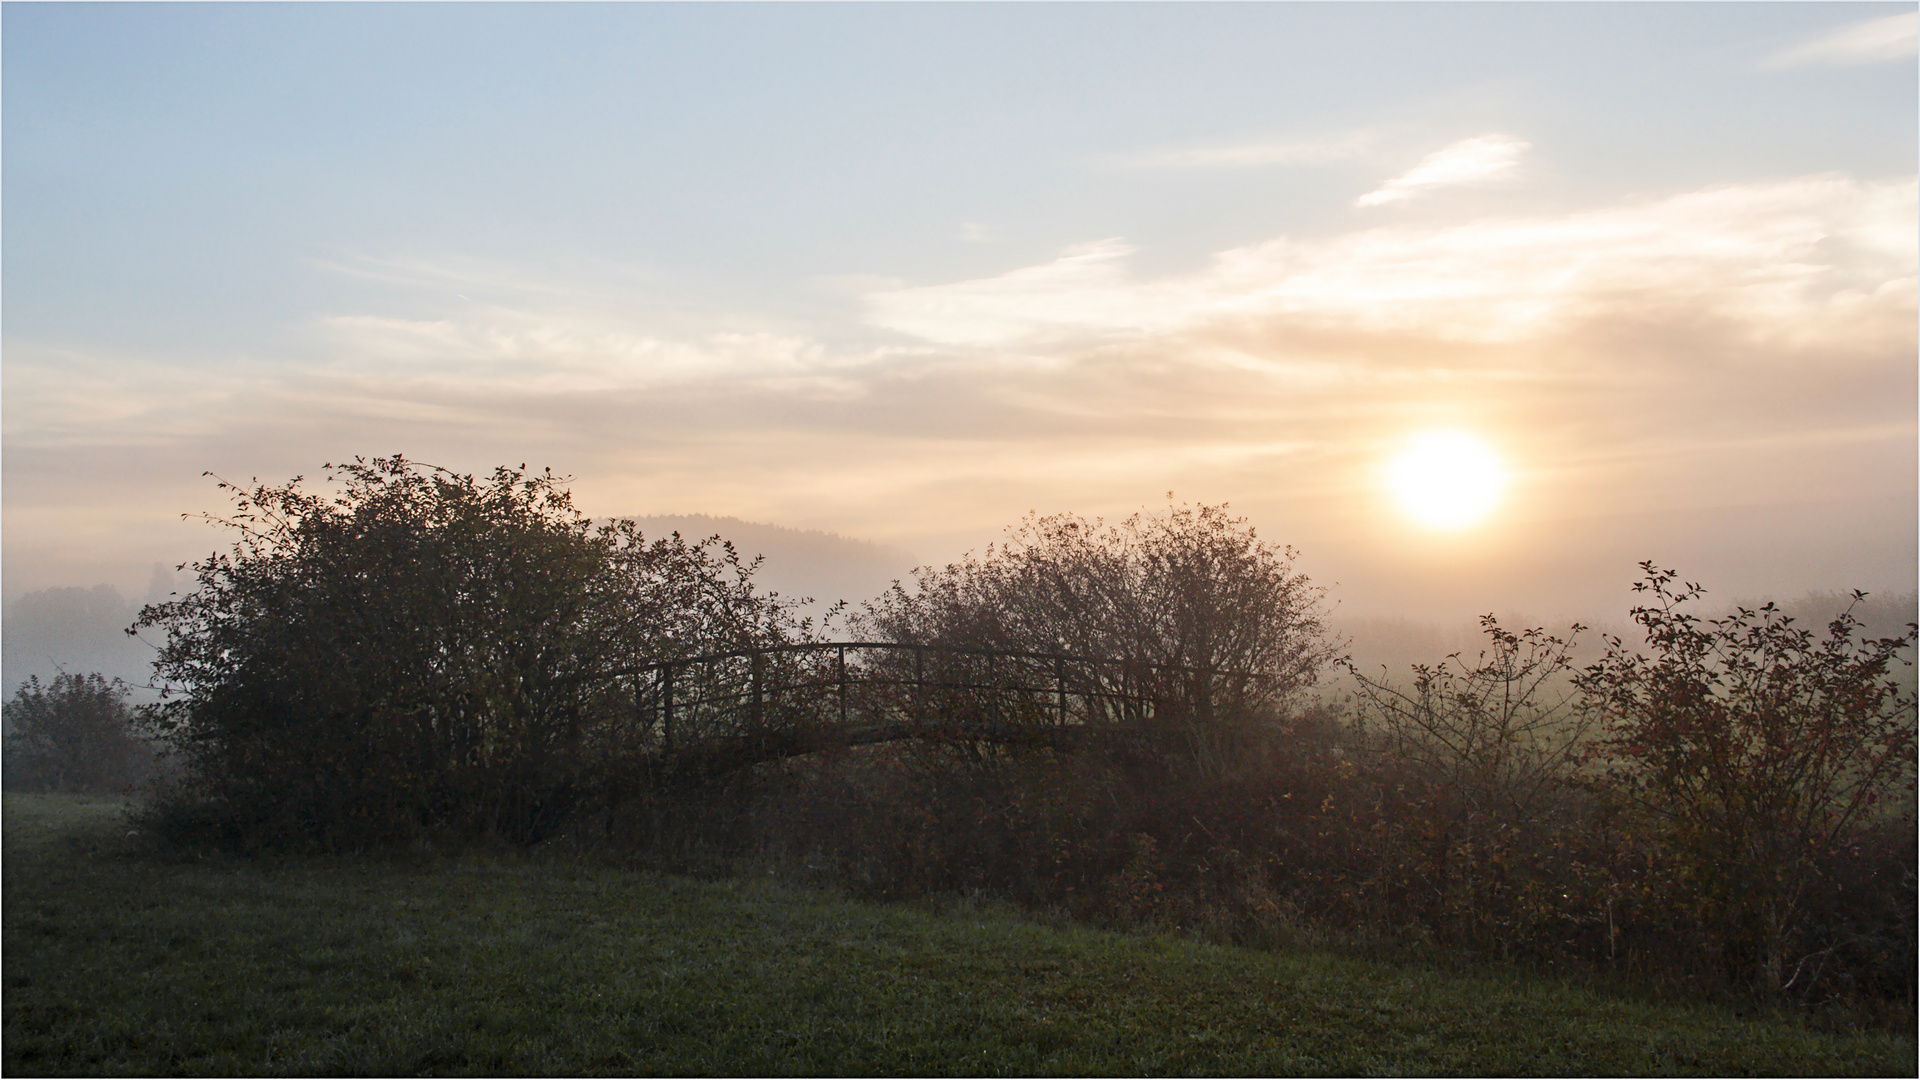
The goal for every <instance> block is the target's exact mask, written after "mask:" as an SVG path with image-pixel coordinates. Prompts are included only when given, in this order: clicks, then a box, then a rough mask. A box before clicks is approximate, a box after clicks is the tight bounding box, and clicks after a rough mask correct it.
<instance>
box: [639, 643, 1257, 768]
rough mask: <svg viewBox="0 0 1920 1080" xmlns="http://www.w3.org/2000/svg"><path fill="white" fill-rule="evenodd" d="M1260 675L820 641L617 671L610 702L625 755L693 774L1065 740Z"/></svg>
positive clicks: (1140, 719)
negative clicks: (888, 749)
mask: <svg viewBox="0 0 1920 1080" xmlns="http://www.w3.org/2000/svg"><path fill="white" fill-rule="evenodd" d="M1250 680H1254V681H1257V677H1255V676H1247V675H1244V674H1239V673H1218V672H1203V671H1199V670H1196V669H1191V668H1185V667H1180V666H1177V665H1171V664H1159V663H1153V662H1148V661H1139V660H1115V659H1109V658H1100V657H1087V656H1075V655H1071V654H1068V653H1065V652H1022V651H1013V650H998V649H977V648H964V647H956V646H940V645H912V644H902V643H900V642H886V641H838V642H809V643H804V644H794V645H776V646H768V647H764V648H750V649H739V650H733V651H729V652H716V653H708V654H705V655H701V656H692V657H684V658H677V659H672V660H660V661H656V662H653V663H649V664H643V665H637V666H634V667H631V668H628V669H625V670H622V671H619V672H615V673H612V675H611V677H610V681H609V682H608V683H607V684H606V686H607V691H608V692H610V693H613V694H616V695H618V697H620V698H622V699H624V701H625V702H626V703H628V704H627V705H626V706H625V707H624V708H617V709H608V710H606V713H607V714H614V715H627V716H630V717H631V718H632V719H631V721H630V723H629V725H628V726H627V727H626V728H625V729H624V730H622V731H620V732H618V733H617V738H616V742H617V744H618V746H619V748H620V749H621V750H623V751H624V752H625V754H626V755H633V754H637V755H639V756H640V757H642V758H643V759H645V760H648V761H649V762H651V763H652V764H653V767H654V768H656V769H659V768H664V769H665V770H666V771H668V772H670V773H671V774H673V775H676V776H680V777H684V778H689V779H692V778H697V777H705V776H716V775H721V774H723V773H726V772H731V771H734V770H736V769H739V768H743V767H745V766H748V765H752V764H755V763H757V762H761V761H770V760H774V759H778V758H784V757H793V756H797V755H800V754H807V753H814V752H817V751H820V750H825V749H831V748H834V747H845V746H857V745H863V744H872V743H879V742H890V741H897V740H902V739H927V740H933V741H940V742H946V743H950V744H956V745H965V746H973V747H979V746H982V745H986V744H1001V745H1005V744H1021V745H1046V746H1054V747H1062V748H1065V747H1070V746H1072V745H1074V744H1076V743H1078V742H1079V741H1080V740H1081V739H1082V738H1084V737H1085V736H1086V735H1087V734H1089V733H1091V732H1094V731H1100V730H1115V729H1124V728H1128V727H1135V728H1137V727H1138V726H1140V725H1142V724H1145V723H1148V722H1151V721H1152V720H1153V718H1154V717H1155V715H1156V713H1159V712H1161V711H1163V710H1165V709H1166V708H1167V707H1168V706H1169V703H1170V702H1178V703H1179V705H1178V707H1180V708H1182V709H1183V710H1184V709H1190V708H1192V707H1194V705H1195V703H1196V702H1198V703H1200V704H1201V705H1202V707H1204V706H1205V705H1206V704H1207V703H1209V702H1211V701H1214V700H1219V699H1220V698H1219V695H1220V694H1222V693H1223V692H1228V693H1230V692H1231V690H1232V689H1233V687H1235V686H1241V687H1244V686H1246V685H1247V684H1248V683H1249V681H1250ZM607 704H608V705H612V704H613V702H608V703H607ZM629 760H631V757H629Z"/></svg>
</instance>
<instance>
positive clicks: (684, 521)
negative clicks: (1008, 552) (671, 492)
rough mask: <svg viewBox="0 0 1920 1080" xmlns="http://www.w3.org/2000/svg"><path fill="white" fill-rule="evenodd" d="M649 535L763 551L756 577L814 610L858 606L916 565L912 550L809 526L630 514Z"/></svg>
mask: <svg viewBox="0 0 1920 1080" xmlns="http://www.w3.org/2000/svg"><path fill="white" fill-rule="evenodd" d="M631 520H632V521H634V522H636V523H638V524H639V526H640V531H641V532H642V533H644V534H645V535H647V536H665V535H667V534H669V533H675V532H677V533H679V534H680V535H681V536H684V537H686V538H687V539H688V540H701V539H705V538H706V537H709V536H716V535H717V536H720V537H723V538H725V539H727V540H730V541H732V542H733V546H734V548H735V549H737V550H738V551H739V552H740V555H741V557H742V558H743V559H751V558H752V557H753V556H755V555H764V556H766V562H764V563H762V564H761V567H760V572H759V573H758V574H755V575H754V581H755V582H757V583H758V584H759V585H760V586H761V587H763V588H766V589H771V590H773V591H775V592H778V593H779V594H780V595H782V596H787V597H801V596H810V597H812V598H813V599H814V601H815V604H814V605H813V609H812V610H815V611H819V610H824V609H825V608H827V607H829V606H831V605H832V604H833V602H834V601H836V600H845V601H847V602H848V603H850V604H854V605H858V604H859V603H860V601H862V600H870V599H872V598H874V597H876V596H879V595H880V594H881V593H883V592H885V591H886V590H887V587H888V586H890V585H892V584H893V582H894V579H896V578H902V579H904V578H906V577H908V576H909V575H910V574H911V573H912V571H913V568H914V567H915V566H916V565H918V563H917V562H916V560H915V559H914V557H913V555H912V554H911V553H910V552H907V551H904V550H902V549H900V548H896V547H888V546H886V545H884V544H875V543H872V542H870V541H867V540H855V539H852V538H851V537H846V536H841V535H839V534H837V533H830V532H819V531H817V530H812V529H789V528H787V527H785V526H782V525H764V524H761V523H759V522H753V521H742V520H740V519H739V518H732V517H713V516H711V515H708V514H677V515H675V514H670V515H656V516H652V517H635V518H632V519H631Z"/></svg>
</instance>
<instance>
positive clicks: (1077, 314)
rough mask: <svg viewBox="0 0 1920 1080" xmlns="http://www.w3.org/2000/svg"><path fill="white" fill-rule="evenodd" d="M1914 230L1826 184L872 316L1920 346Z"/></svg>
mask: <svg viewBox="0 0 1920 1080" xmlns="http://www.w3.org/2000/svg"><path fill="white" fill-rule="evenodd" d="M1916 227H1917V225H1916V213H1915V183H1914V181H1912V180H1905V181H1898V182H1892V183H1862V182H1859V181H1854V180H1851V179H1848V178H1845V177H1839V176H1814V177H1805V178H1801V179H1797V180H1791V181H1784V182H1779V183H1773V184H1757V185H1728V186H1724V187H1716V188H1709V189H1706V190H1702V191H1696V192H1690V193H1686V194H1682V195H1676V196H1672V197H1669V198H1666V199H1661V200H1654V201H1646V202H1637V203H1632V204H1627V205H1622V206H1618V207H1613V208H1608V209H1602V210H1593V211H1587V212H1583V213H1575V214H1568V215H1564V216H1560V217H1531V218H1514V219H1506V220H1498V219H1494V220H1482V221H1477V222H1472V223H1468V224H1462V225H1453V226H1444V227H1438V226H1411V225H1409V226H1395V227H1385V228H1376V229H1368V230H1363V231H1359V232H1354V233H1348V234H1344V235H1336V236H1333V237H1328V238H1324V239H1316V240H1292V239H1289V238H1284V237H1283V238H1280V239H1276V240H1272V241H1268V242H1266V243H1262V244H1255V245H1250V246H1247V247H1241V248H1235V249H1232V250H1229V251H1225V252H1221V253H1220V254H1219V255H1217V256H1215V257H1214V259H1213V260H1212V262H1211V264H1210V265H1209V266H1207V267H1206V268H1205V269H1204V270H1201V271H1199V272H1197V273H1194V274H1189V275H1183V276H1172V277H1165V278H1159V279H1154V280H1145V281H1142V280H1136V279H1134V278H1133V277H1132V276H1130V275H1129V273H1128V271H1127V266H1126V256H1127V255H1128V254H1129V253H1130V249H1129V248H1128V246H1127V245H1126V244H1125V243H1124V242H1122V241H1119V240H1105V241H1100V242H1098V243H1095V244H1089V245H1084V246H1082V247H1079V248H1075V249H1072V250H1069V251H1067V252H1065V253H1063V254H1062V255H1061V256H1060V257H1059V258H1057V259H1055V260H1053V261H1052V262H1048V263H1045V264H1042V265H1039V266H1033V267H1027V268H1023V269H1019V270H1015V271H1012V272H1009V273H1006V274H1002V275H1000V276H998V277H994V278H987V279H982V280H975V281H964V282H957V283H954V284H951V285H941V286H931V287H923V288H912V289H894V290H887V291H882V292H879V293H875V294H872V295H870V296H869V297H868V298H867V302H868V309H867V310H868V319H869V321H870V322H872V323H873V324H875V325H877V326H882V327H885V328H887V329H891V330H895V331H899V332H902V333H907V334H911V335H913V336H916V337H920V338H923V339H925V340H928V341H932V342H937V343H940V344H943V345H950V346H975V347H978V346H994V347H1001V348H1021V349H1024V348H1039V347H1042V346H1047V345H1048V343H1049V342H1051V343H1055V344H1056V345H1057V344H1058V343H1061V342H1065V341H1070V340H1076V339H1077V340H1081V341H1084V342H1089V343H1092V342H1098V341H1108V340H1118V339H1121V338H1138V337H1140V336H1142V335H1155V334H1169V333H1177V332H1185V331H1188V330H1191V329H1193V328H1195V327H1199V326H1203V325H1208V324H1214V323H1222V322H1233V321H1244V320H1247V319H1269V320H1276V319H1277V320H1281V321H1283V322H1286V323H1288V324H1290V325H1293V326H1295V327H1301V328H1305V327H1317V328H1322V329H1326V328H1334V327H1338V328H1342V329H1343V331H1353V332H1363V333H1380V334H1417V335H1421V336H1423V337H1426V338H1429V339H1432V340H1436V341H1474V342H1502V341H1505V342H1511V341H1520V340H1524V339H1527V338H1529V337H1534V336H1537V335H1539V334H1541V333H1546V332H1550V331H1552V330H1553V329H1555V328H1556V327H1563V326H1565V325H1567V324H1568V323H1570V322H1575V321H1579V320H1583V319H1593V318H1599V317H1602V316H1604V315H1605V314H1606V313H1608V312H1615V311H1621V310H1628V309H1633V310H1638V311H1643V312H1644V311H1655V310H1666V309H1670V308H1684V309H1686V310H1689V311H1692V312H1694V313H1696V314H1698V315H1700V316H1703V317H1705V316H1711V317H1714V318H1720V319H1724V320H1727V321H1729V323H1730V324H1731V325H1737V326H1740V327H1742V328H1744V329H1743V331H1742V332H1744V333H1748V334H1754V335H1771V336H1774V337H1779V338H1782V339H1786V338H1792V339H1795V340H1806V341H1819V340H1836V341H1837V340H1839V339H1842V338H1857V337H1860V336H1861V335H1867V336H1873V335H1881V336H1884V335H1886V334H1889V333H1901V334H1908V335H1910V334H1911V329H1912V328H1911V325H1910V324H1911V320H1912V317H1913V311H1914V276H1915V263H1916V251H1915V249H1916V240H1915V231H1916ZM1049 347H1051V346H1049Z"/></svg>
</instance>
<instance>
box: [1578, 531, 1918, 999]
mask: <svg viewBox="0 0 1920 1080" xmlns="http://www.w3.org/2000/svg"><path fill="white" fill-rule="evenodd" d="M1642 569H1643V570H1644V571H1645V573H1646V577H1645V579H1644V580H1642V581H1641V582H1639V583H1638V584H1636V585H1635V586H1634V588H1635V590H1636V591H1637V592H1639V593H1641V594H1643V595H1646V596H1649V597H1651V602H1649V603H1644V604H1640V605H1637V606H1636V607H1634V608H1633V612H1632V614H1633V619H1634V621H1635V622H1636V623H1638V624H1639V625H1640V626H1641V627H1642V628H1643V629H1644V631H1645V635H1646V644H1647V647H1648V649H1649V650H1650V653H1651V655H1645V654H1642V653H1639V652H1637V651H1633V650H1630V649H1628V648H1627V647H1626V646H1625V645H1624V644H1623V643H1622V642H1621V641H1620V640H1619V639H1618V638H1612V637H1610V638H1608V639H1607V647H1606V654H1605V655H1604V656H1603V657H1602V658H1601V659H1600V660H1599V661H1598V662H1596V663H1595V664H1593V665H1592V666H1590V667H1588V668H1587V669H1586V670H1585V671H1583V672H1582V673H1581V674H1580V677H1579V685H1580V688H1581V690H1582V692H1583V694H1584V696H1585V699H1586V704H1587V707H1588V708H1590V709H1591V710H1593V712H1594V715H1595V717H1596V719H1597V720H1598V721H1599V722H1600V723H1601V724H1602V725H1604V731H1603V733H1602V737H1601V738H1600V739H1599V740H1598V742H1597V743H1596V745H1595V746H1594V748H1593V758H1592V760H1593V763H1594V767H1595V768H1596V770H1598V771H1597V774H1596V781H1597V786H1598V787H1599V789H1600V790H1602V791H1604V792H1605V793H1606V794H1607V795H1608V796H1610V797H1611V798H1612V799H1614V800H1615V801H1617V802H1618V803H1619V804H1620V806H1621V807H1622V808H1623V810H1625V811H1626V812H1627V813H1628V814H1630V815H1631V816H1632V817H1633V818H1637V819H1638V820H1639V821H1641V822H1643V823H1644V826H1643V827H1641V828H1637V829H1630V831H1633V832H1636V833H1637V834H1638V835H1640V836H1641V837H1643V838H1645V842H1646V843H1647V845H1648V847H1649V851H1648V854H1649V857H1650V858H1652V859H1655V860H1658V862H1659V865H1660V866H1661V867H1662V868H1663V870H1664V877H1663V878H1662V879H1661V880H1659V881H1658V882H1656V886H1657V888H1658V889H1659V891H1660V892H1662V893H1664V894H1665V895H1664V896H1663V897H1661V900H1662V901H1663V902H1664V904H1666V905H1667V906H1669V908H1670V909H1671V910H1673V911H1675V912H1677V913H1679V914H1681V915H1683V916H1684V917H1685V918H1686V920H1687V921H1688V922H1689V923H1690V924H1691V925H1692V926H1694V927H1695V929H1696V931H1697V933H1698V934H1699V935H1700V944H1702V945H1704V946H1705V947H1706V948H1708V949H1709V950H1711V951H1712V952H1714V953H1716V954H1717V955H1718V956H1719V958H1720V960H1721V962H1722V964H1723V965H1724V967H1725V968H1726V970H1727V972H1728V973H1729V974H1730V975H1734V976H1736V977H1751V978H1754V979H1756V980H1757V982H1758V983H1759V985H1761V986H1762V987H1764V988H1767V989H1769V990H1781V989H1786V988H1789V987H1790V984H1791V983H1793V981H1794V979H1795V973H1796V972H1797V971H1802V970H1803V969H1804V965H1803V964H1802V963H1800V961H1802V960H1803V959H1804V958H1806V957H1808V956H1810V955H1812V954H1814V953H1816V952H1819V951H1821V950H1823V949H1828V950H1830V949H1831V948H1832V946H1833V945H1834V944H1835V943H1834V942H1829V941H1814V940H1808V934H1807V931H1808V930H1809V926H1808V920H1807V905H1808V902H1809V899H1810V897H1811V896H1812V895H1813V894H1814V893H1815V892H1816V891H1817V889H1818V888H1819V887H1820V885H1821V882H1822V879H1823V877H1824V876H1826V875H1827V874H1828V873H1829V871H1828V869H1827V868H1829V867H1831V866H1832V865H1833V863H1834V859H1835V856H1836V855H1837V854H1839V853H1840V851H1841V849H1842V848H1843V847H1844V846H1845V845H1846V844H1847V843H1848V842H1849V840H1850V839H1851V838H1852V837H1853V836H1854V834H1855V833H1856V831H1857V830H1858V828H1859V827H1860V826H1862V825H1863V824H1866V823H1869V822H1870V821H1871V820H1872V819H1873V818H1874V816H1875V815H1876V814H1877V813H1879V812H1880V811H1881V810H1882V809H1883V808H1885V807H1886V806H1887V804H1888V801H1889V798H1890V797H1892V796H1898V795H1901V794H1908V795H1909V797H1910V792H1911V780H1910V777H1911V776H1912V773H1913V766H1914V750H1915V744H1914V704H1915V703H1914V699H1913V697H1912V696H1911V695H1909V694H1907V693H1904V692H1903V691H1902V690H1901V689H1900V687H1899V685H1898V683H1897V681H1896V680H1895V679H1894V678H1892V670H1893V667H1894V665H1895V664H1897V663H1907V662H1909V661H1903V660H1902V659H1901V656H1900V654H1901V653H1903V652H1904V651H1906V650H1908V649H1909V648H1911V647H1912V645H1913V644H1914V640H1915V634H1916V630H1915V627H1914V626H1913V625H1911V624H1909V626H1908V629H1907V632H1906V633H1905V634H1903V635H1900V636H1897V637H1884V638H1877V639H1872V640H1855V636H1854V635H1855V631H1856V627H1857V623H1856V621H1855V619H1854V618H1853V616H1852V615H1851V613H1850V612H1842V613H1841V614H1840V615H1838V616H1837V617H1836V618H1835V619H1834V620H1833V621H1832V622H1831V623H1829V624H1828V626H1827V633H1826V636H1825V637H1824V638H1821V637H1816V636H1815V635H1814V634H1813V632H1812V631H1810V630H1807V629H1805V628H1802V627H1799V626H1796V625H1794V620H1793V619H1791V618H1790V617H1788V616H1786V615H1785V614H1783V613H1782V612H1781V611H1780V610H1779V609H1778V608H1776V607H1775V606H1774V605H1772V604H1767V605H1764V606H1762V607H1761V608H1759V609H1758V610H1753V609H1748V608H1738V609H1736V611H1735V612H1734V614H1732V615H1729V616H1727V617H1724V618H1719V619H1705V620H1703V619H1701V618H1700V617H1699V616H1696V615H1694V614H1692V613H1691V612H1689V611H1687V610H1686V608H1685V605H1686V604H1688V603H1689V602H1691V601H1693V600H1695V599H1697V598H1698V597H1699V596H1700V595H1702V592H1703V590H1702V589H1701V588H1700V586H1698V585H1695V584H1692V583H1685V584H1679V585H1676V580H1677V579H1676V575H1675V574H1674V573H1673V572H1671V571H1668V570H1661V569H1657V568H1656V567H1655V566H1654V565H1653V564H1652V563H1643V564H1642ZM1855 597H1856V599H1860V598H1861V597H1862V594H1859V593H1856V594H1855Z"/></svg>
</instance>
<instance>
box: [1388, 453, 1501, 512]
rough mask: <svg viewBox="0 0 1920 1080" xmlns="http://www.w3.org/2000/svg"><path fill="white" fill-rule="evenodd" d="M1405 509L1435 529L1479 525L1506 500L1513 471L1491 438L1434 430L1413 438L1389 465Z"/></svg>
mask: <svg viewBox="0 0 1920 1080" xmlns="http://www.w3.org/2000/svg"><path fill="white" fill-rule="evenodd" d="M1387 483H1388V487H1389V488H1390V489H1391V490H1392V492H1393V497H1394V499H1395V501H1396V502H1398V503H1399V505H1400V509H1401V510H1402V511H1403V512H1404V513H1405V514H1406V515H1407V516H1408V517H1410V518H1412V519H1413V520H1415V521H1417V522H1419V523H1420V524H1422V525H1425V526H1428V527H1430V528H1434V529H1459V528H1464V527H1465V526H1468V525H1474V524H1478V523H1479V522H1480V521H1481V520H1482V519H1483V518H1485V517H1486V516H1487V514H1488V513H1490V512H1491V511H1492V510H1493V508H1494V507H1495V506H1496V505H1498V503H1499V502H1500V495H1501V492H1502V491H1503V490H1504V489H1505V488H1506V483H1507V472H1506V468H1505V466H1503V465H1502V464H1501V462H1500V458H1499V457H1498V456H1497V455H1495V454H1494V452H1493V450H1492V449H1490V448H1489V447H1488V446H1487V444H1486V443H1484V442H1482V441H1480V440H1479V439H1477V438H1475V437H1474V436H1472V435H1468V434H1466V433H1465V432H1459V431H1430V432H1424V433H1422V434H1419V435H1416V436H1414V437H1413V438H1411V439H1409V440H1407V444H1406V446H1405V448H1404V449H1402V450H1401V451H1400V452H1399V453H1398V454H1397V455H1395V456H1394V458H1393V460H1392V461H1391V462H1389V463H1388V465H1387Z"/></svg>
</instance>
